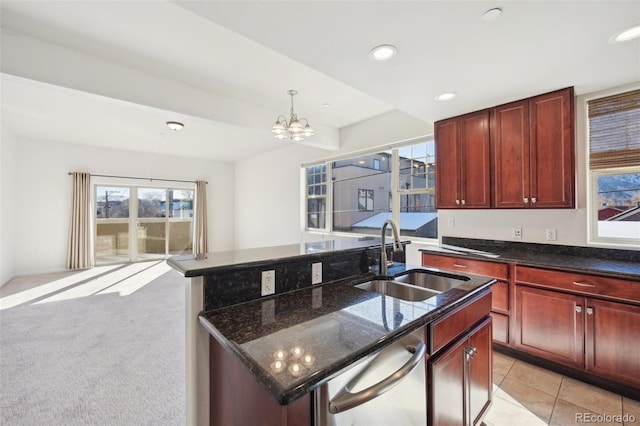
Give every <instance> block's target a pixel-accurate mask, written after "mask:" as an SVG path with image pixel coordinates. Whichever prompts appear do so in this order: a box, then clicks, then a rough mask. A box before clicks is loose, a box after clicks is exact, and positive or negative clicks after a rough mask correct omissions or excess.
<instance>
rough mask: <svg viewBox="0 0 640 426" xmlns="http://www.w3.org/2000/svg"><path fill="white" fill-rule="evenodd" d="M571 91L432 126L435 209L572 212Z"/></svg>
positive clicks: (483, 111)
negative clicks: (555, 210)
mask: <svg viewBox="0 0 640 426" xmlns="http://www.w3.org/2000/svg"><path fill="white" fill-rule="evenodd" d="M574 127H575V112H574V92H573V87H569V88H566V89H562V90H558V91H555V92H551V93H545V94H543V95H539V96H534V97H532V98H527V99H523V100H519V101H516V102H511V103H508V104H505V105H500V106H496V107H493V108H490V109H486V110H482V111H477V112H474V113H470V114H466V115H461V116H458V117H453V118H448V119H446V120H441V121H437V122H436V123H435V125H434V133H435V142H436V207H437V208H438V209H453V208H464V207H467V208H490V207H495V208H573V207H575V198H576V197H575V130H574Z"/></svg>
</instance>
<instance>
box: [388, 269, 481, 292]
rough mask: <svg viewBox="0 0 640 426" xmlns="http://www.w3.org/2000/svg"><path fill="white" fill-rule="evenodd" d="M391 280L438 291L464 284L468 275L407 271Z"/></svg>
mask: <svg viewBox="0 0 640 426" xmlns="http://www.w3.org/2000/svg"><path fill="white" fill-rule="evenodd" d="M393 280H394V281H397V282H401V283H405V284H411V285H414V286H418V287H421V288H424V289H430V290H434V291H436V292H438V293H440V292H443V291H447V290H449V289H451V288H454V287H458V286H459V285H461V284H464V282H465V281H469V277H464V276H459V275H455V278H454V276H447V275H438V274H435V273H433V272H431V271H409V272H407V273H406V274H403V275H399V276H396V277H394V278H393Z"/></svg>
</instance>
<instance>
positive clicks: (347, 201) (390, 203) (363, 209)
mask: <svg viewBox="0 0 640 426" xmlns="http://www.w3.org/2000/svg"><path fill="white" fill-rule="evenodd" d="M434 163H435V147H434V141H433V140H432V139H428V140H423V141H420V142H416V143H413V144H411V145H404V146H398V147H392V148H391V149H388V150H384V151H377V152H371V153H366V154H363V155H358V156H353V157H348V158H340V159H337V160H334V161H331V162H327V163H322V164H315V165H312V166H307V167H306V168H305V169H304V170H305V174H306V183H307V186H306V215H307V223H306V229H324V230H327V231H333V232H348V233H356V234H369V235H378V234H379V233H380V228H381V226H382V224H383V223H384V221H385V220H387V219H394V220H395V221H396V223H398V225H399V227H400V231H401V233H402V234H403V235H405V236H414V237H423V238H437V211H436V209H435V164H434ZM318 175H319V176H320V177H316V176H318ZM327 182H331V186H330V188H329V189H330V190H329V191H327ZM320 203H321V204H320ZM327 206H329V209H330V210H329V212H330V214H329V215H327V213H326V208H327Z"/></svg>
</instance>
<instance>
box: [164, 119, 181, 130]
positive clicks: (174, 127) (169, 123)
mask: <svg viewBox="0 0 640 426" xmlns="http://www.w3.org/2000/svg"><path fill="white" fill-rule="evenodd" d="M167 127H168V128H170V129H171V130H173V131H174V132H177V131H178V130H182V128H183V127H184V124H182V123H179V122H177V121H167Z"/></svg>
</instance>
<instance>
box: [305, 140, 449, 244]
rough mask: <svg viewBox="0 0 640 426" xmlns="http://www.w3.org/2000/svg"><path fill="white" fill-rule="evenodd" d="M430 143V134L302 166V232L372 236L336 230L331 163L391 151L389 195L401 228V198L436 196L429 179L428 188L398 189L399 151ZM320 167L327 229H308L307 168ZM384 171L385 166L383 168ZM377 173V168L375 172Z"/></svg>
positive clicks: (416, 238) (428, 239)
mask: <svg viewBox="0 0 640 426" xmlns="http://www.w3.org/2000/svg"><path fill="white" fill-rule="evenodd" d="M428 142H432V143H433V142H434V135H433V134H430V135H425V136H421V137H417V138H413V139H408V140H405V141H402V142H398V143H393V144H389V145H383V146H378V147H374V148H370V149H366V150H361V151H356V152H351V153H346V154H344V155H340V156H336V157H330V158H325V159H322V160H318V161H313V162H308V163H303V164H302V165H301V181H302V183H303V184H302V185H301V187H302V188H301V195H302V196H301V202H302V203H303V205H302V206H301V210H300V211H301V231H302V232H303V233H311V234H313V233H316V234H318V233H319V234H327V235H335V236H349V237H370V236H371V234H365V233H359V232H347V231H335V230H333V188H332V183H333V175H332V167H331V164H332V163H333V162H334V161H339V160H346V159H350V158H355V157H361V156H366V155H373V154H376V153H379V152H383V151H391V157H390V161H391V183H390V185H391V186H390V188H389V195H390V198H391V200H390V203H389V204H390V210H391V218H392V220H393V221H394V223H397V224H398V226H399V227H400V207H401V202H400V196H401V195H402V196H406V195H410V196H412V197H413V196H417V195H421V194H432V195H434V196H435V185H434V187H433V188H428V178H427V181H426V186H427V187H426V188H417V189H416V188H411V189H409V190H407V189H402V190H401V189H399V188H398V184H399V182H400V177H399V172H400V170H399V169H400V156H399V152H400V149H401V148H403V147H407V146H411V145H416V144H419V143H428ZM321 164H325V165H326V176H327V178H326V185H327V187H326V198H325V200H326V201H325V227H324V228H309V227H308V226H307V225H308V222H307V220H308V214H309V212H308V208H307V206H308V201H307V200H308V198H309V197H308V196H307V193H308V189H307V188H308V187H307V169H308V168H309V167H313V166H317V165H321ZM434 165H435V155H434ZM381 168H382V167H381ZM376 170H377V169H376ZM425 170H426V167H425ZM425 175H426V176H428V173H426V174H425ZM435 212H436V213H437V210H435ZM400 234H401V235H403V234H402V230H400ZM411 239H412V240H415V241H421V242H427V243H435V242H437V241H438V237H437V236H436V238H425V237H415V236H411Z"/></svg>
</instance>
